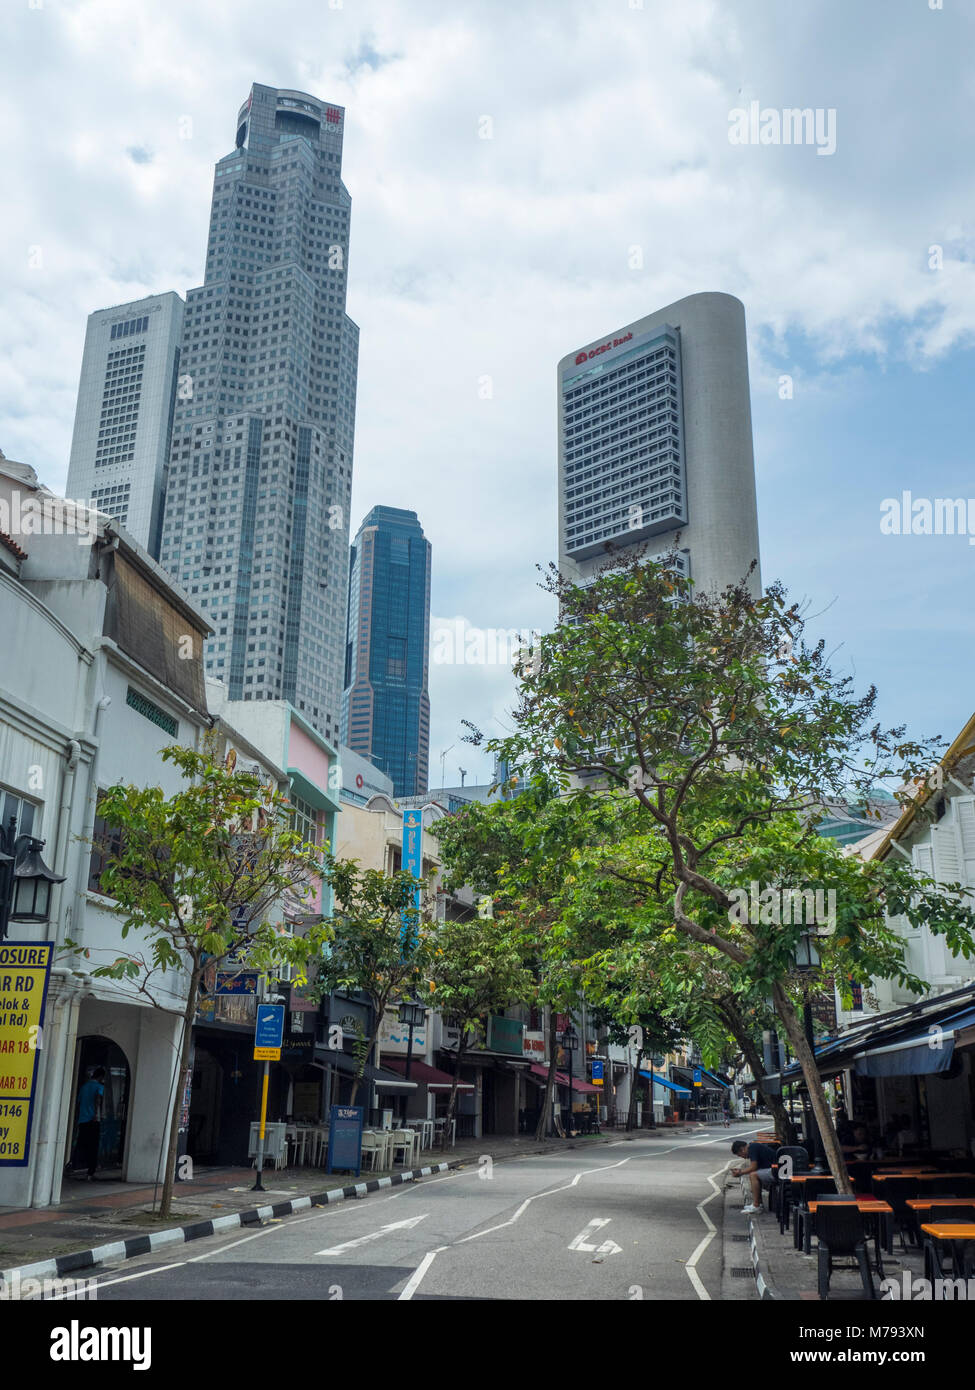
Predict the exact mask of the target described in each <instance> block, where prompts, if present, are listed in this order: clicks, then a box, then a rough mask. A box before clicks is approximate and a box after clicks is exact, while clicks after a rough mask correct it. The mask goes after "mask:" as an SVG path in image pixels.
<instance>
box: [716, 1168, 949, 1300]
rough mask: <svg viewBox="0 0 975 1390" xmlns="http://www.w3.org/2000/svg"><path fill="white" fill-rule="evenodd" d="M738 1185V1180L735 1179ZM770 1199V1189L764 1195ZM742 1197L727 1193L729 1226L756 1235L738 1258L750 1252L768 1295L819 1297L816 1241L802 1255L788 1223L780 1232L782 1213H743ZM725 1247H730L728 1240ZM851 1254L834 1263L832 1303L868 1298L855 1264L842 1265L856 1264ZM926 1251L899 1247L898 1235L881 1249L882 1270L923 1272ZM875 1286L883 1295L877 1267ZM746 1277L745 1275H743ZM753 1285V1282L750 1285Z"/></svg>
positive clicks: (888, 1273)
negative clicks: (890, 1245)
mask: <svg viewBox="0 0 975 1390" xmlns="http://www.w3.org/2000/svg"><path fill="white" fill-rule="evenodd" d="M735 1187H736V1188H737V1183H736V1184H735ZM765 1200H766V1202H767V1200H768V1197H767V1194H766V1198H765ZM741 1205H742V1200H741V1198H740V1197H739V1196H738V1195H737V1193H736V1192H735V1191H734V1190H732V1191H729V1192H728V1193H727V1195H726V1205H725V1212H726V1217H727V1220H726V1228H727V1227H728V1226H731V1228H732V1229H735V1227H734V1226H733V1225H732V1223H734V1222H737V1223H738V1228H740V1229H750V1231H751V1234H752V1236H753V1237H754V1243H753V1244H752V1245H751V1246H749V1245H748V1244H738V1245H737V1246H736V1253H735V1255H734V1257H733V1258H734V1261H735V1263H737V1264H744V1263H745V1260H746V1256H747V1257H748V1258H752V1256H751V1252H752V1251H753V1252H754V1258H753V1259H752V1263H753V1264H755V1266H756V1271H757V1272H758V1273H760V1274H761V1275H762V1277H763V1279H764V1281H765V1283H766V1284H767V1286H768V1287H767V1289H766V1290H765V1291H764V1296H765V1297H766V1298H769V1297H771V1298H782V1299H787V1300H801V1301H802V1302H812V1303H818V1302H820V1298H819V1292H818V1271H817V1254H816V1242H815V1240H814V1241H813V1243H812V1254H811V1255H804V1254H803V1253H802V1251H801V1250H796V1249H795V1246H794V1244H793V1239H792V1230H791V1228H789V1227H787V1228H786V1230H785V1231H784V1232H783V1233H782V1234H781V1235H780V1234H779V1220H778V1217H777V1216H776V1215H775V1214H774V1213H773V1212H770V1211H769V1210H768V1209H767V1207H766V1209H765V1210H764V1211H763V1212H762V1214H761V1215H760V1216H752V1217H744V1216H742V1215H741V1210H740V1209H741ZM867 1245H868V1249H869V1252H870V1264H871V1268H873V1264H874V1244H873V1239H872V1238H871V1239H870V1240H869V1241H868V1242H867ZM725 1248H726V1251H727V1249H728V1247H727V1245H726V1247H725ZM852 1263H853V1262H852V1259H847V1258H843V1259H841V1260H839V1261H838V1262H837V1263H836V1264H835V1265H834V1266H833V1273H832V1276H831V1278H830V1285H829V1299H828V1301H829V1302H830V1303H841V1302H853V1303H856V1302H868V1301H869V1300H868V1299H867V1296H866V1294H865V1292H864V1289H863V1283H862V1282H861V1279H860V1275H859V1273H858V1271H857V1270H856V1268H844V1266H849V1265H852ZM923 1264H924V1261H923V1257H922V1255H921V1252H920V1251H919V1250H916V1249H914V1248H913V1247H911V1246H910V1245H909V1246H908V1248H907V1251H906V1252H905V1251H902V1250H901V1245H900V1239H899V1238H897V1239H895V1241H894V1254H893V1255H888V1254H886V1253H884V1255H883V1265H884V1276H885V1277H886V1278H892V1279H896V1280H897V1281H898V1282H900V1281H901V1279H902V1278H903V1276H904V1272H905V1271H907V1272H908V1273H909V1274H911V1275H913V1276H914V1277H915V1278H920V1276H921V1275H922V1274H923V1272H924V1271H923ZM873 1279H874V1288H875V1290H876V1293H877V1297H878V1299H879V1298H880V1296H881V1291H880V1282H881V1281H880V1277H879V1275H878V1274H877V1273H876V1272H874V1276H873ZM743 1282H744V1281H743ZM752 1287H753V1288H754V1286H752Z"/></svg>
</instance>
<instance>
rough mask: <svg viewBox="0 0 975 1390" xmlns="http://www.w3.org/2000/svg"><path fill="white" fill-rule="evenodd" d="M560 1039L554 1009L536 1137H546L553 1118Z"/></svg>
mask: <svg viewBox="0 0 975 1390" xmlns="http://www.w3.org/2000/svg"><path fill="white" fill-rule="evenodd" d="M557 1039H558V1028H557V1027H556V1025H555V1011H554V1009H553V1010H552V1011H551V1012H550V1013H549V1018H548V1056H549V1063H548V1077H547V1079H546V1082H545V1099H544V1100H543V1101H542V1113H541V1115H540V1116H539V1118H538V1124H537V1126H536V1128H535V1138H536V1139H544V1138H545V1137H546V1135H547V1134H548V1128H549V1124H550V1122H551V1118H552V1097H553V1096H554V1094H555V1052H556V1047H557V1046H558V1043H557Z"/></svg>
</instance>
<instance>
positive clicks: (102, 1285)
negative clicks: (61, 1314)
mask: <svg viewBox="0 0 975 1390" xmlns="http://www.w3.org/2000/svg"><path fill="white" fill-rule="evenodd" d="M185 1263H186V1261H185V1260H177V1261H176V1262H175V1263H174V1264H171V1265H160V1266H159V1268H158V1269H142V1270H140V1271H139V1273H138V1274H123V1275H122V1276H121V1278H120V1279H99V1280H98V1282H97V1283H96V1285H95V1288H94V1292H95V1293H97V1292H98V1290H99V1289H107V1288H110V1287H111V1286H112V1284H127V1283H128V1282H129V1281H130V1280H131V1279H145V1278H147V1277H148V1276H149V1275H150V1274H164V1273H165V1272H166V1270H168V1269H179V1267H180V1265H182V1264H185ZM59 1297H60V1295H59Z"/></svg>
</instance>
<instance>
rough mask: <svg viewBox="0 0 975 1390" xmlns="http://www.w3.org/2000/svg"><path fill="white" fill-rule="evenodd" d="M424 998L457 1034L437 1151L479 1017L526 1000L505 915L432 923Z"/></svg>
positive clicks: (521, 945) (520, 961)
mask: <svg viewBox="0 0 975 1390" xmlns="http://www.w3.org/2000/svg"><path fill="white" fill-rule="evenodd" d="M429 946H430V950H429V956H428V965H427V976H428V978H427V981H426V990H425V997H426V999H427V1001H428V1002H429V1004H430V1005H431V1007H433V1008H436V1009H439V1010H440V1011H441V1013H443V1014H445V1015H449V1016H451V1017H453V1019H454V1020H455V1021H456V1024H457V1027H458V1029H459V1032H460V1037H459V1040H458V1044H457V1057H456V1060H455V1063H454V1078H453V1085H452V1086H451V1088H450V1100H449V1102H448V1106H447V1123H446V1124H445V1126H444V1131H443V1146H444V1147H446V1144H447V1136H448V1132H449V1130H450V1127H451V1121H452V1120H453V1118H454V1111H455V1109H456V1105H457V1085H458V1082H459V1081H460V1068H461V1062H462V1060H463V1056H464V1052H465V1049H466V1048H467V1046H468V1043H469V1041H470V1038H471V1036H472V1034H473V1031H474V1028H475V1025H476V1024H477V1023H478V1021H479V1020H480V1019H482V1018H483V1017H484V1016H485V1014H489V1013H500V1011H501V1010H502V1009H506V1008H507V1007H508V1006H509V1005H512V1004H520V1003H523V1002H524V1000H525V999H528V998H530V997H531V994H532V991H533V989H534V981H533V980H532V976H531V972H530V971H529V970H528V968H527V966H526V964H525V961H524V951H525V942H524V938H523V936H522V934H521V933H520V931H519V930H518V928H517V925H516V923H514V922H513V920H512V916H511V914H506V915H505V916H504V917H501V918H499V919H495V918H493V917H489V916H478V915H474V916H471V917H468V918H466V919H464V920H454V921H450V920H448V921H444V922H440V923H438V924H437V925H436V926H435V927H434V928H433V929H432V931H431V934H430V941H429Z"/></svg>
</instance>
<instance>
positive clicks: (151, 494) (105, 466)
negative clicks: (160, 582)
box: [65, 293, 183, 560]
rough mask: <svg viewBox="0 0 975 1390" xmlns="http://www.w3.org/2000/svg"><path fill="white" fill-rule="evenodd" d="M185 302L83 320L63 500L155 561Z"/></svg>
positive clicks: (163, 299)
mask: <svg viewBox="0 0 975 1390" xmlns="http://www.w3.org/2000/svg"><path fill="white" fill-rule="evenodd" d="M182 329H183V301H182V299H180V297H179V295H178V294H173V293H169V294H154V295H150V296H149V297H148V298H147V299H137V300H134V301H133V303H131V304H118V305H116V307H115V308H114V309H98V310H97V311H96V312H95V313H93V314H89V316H88V329H87V332H86V334H85V352H84V357H83V358H82V361H81V380H80V382H79V385H78V404H77V406H76V408H75V417H74V436H73V438H72V440H71V460H70V463H69V464H68V481H67V484H66V486H65V491H66V492H67V495H68V496H69V497H70V498H72V500H74V501H79V502H80V501H85V502H93V503H94V504H95V506H96V507H97V508H98V509H99V511H102V512H107V513H108V515H109V516H113V517H115V518H116V520H118V521H120V522H121V523H122V525H123V526H124V527H125V528H126V530H127V531H128V532H129V533H130V534H131V535H132V536H134V537H135V539H136V540H137V541H138V542H139V544H140V545H142V546H144V547H145V548H146V550H148V552H149V554H150V555H151V556H152V557H153V559H155V560H158V559H159V537H160V530H161V526H162V519H163V496H164V487H165V477H166V464H167V461H168V459H169V449H170V441H171V438H172V430H173V409H174V407H175V404H176V383H177V379H178V375H179V343H180V335H181V333H182Z"/></svg>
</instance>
